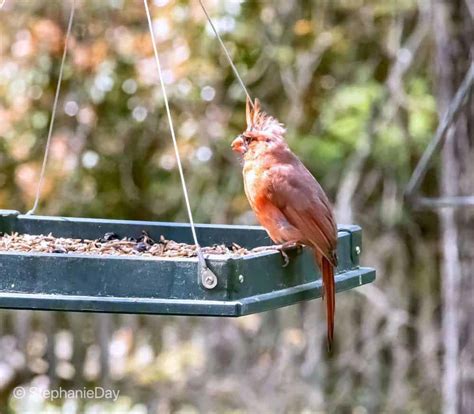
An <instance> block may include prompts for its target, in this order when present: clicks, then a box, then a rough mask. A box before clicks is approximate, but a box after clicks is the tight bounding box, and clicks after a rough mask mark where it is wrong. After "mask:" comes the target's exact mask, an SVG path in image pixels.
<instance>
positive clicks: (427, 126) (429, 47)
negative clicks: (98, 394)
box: [0, 0, 474, 414]
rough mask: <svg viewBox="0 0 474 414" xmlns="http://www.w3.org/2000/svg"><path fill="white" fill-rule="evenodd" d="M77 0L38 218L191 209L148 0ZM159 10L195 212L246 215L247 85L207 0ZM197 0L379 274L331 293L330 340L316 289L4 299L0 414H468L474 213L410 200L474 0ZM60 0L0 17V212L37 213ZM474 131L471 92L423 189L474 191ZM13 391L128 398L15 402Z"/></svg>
mask: <svg viewBox="0 0 474 414" xmlns="http://www.w3.org/2000/svg"><path fill="white" fill-rule="evenodd" d="M77 3H78V4H77V11H76V15H75V20H74V25H73V31H72V38H71V43H70V47H69V52H68V56H67V60H66V66H65V73H64V79H63V84H62V90H61V96H60V100H59V110H58V114H57V119H56V124H55V128H54V133H53V141H52V147H51V158H50V162H49V166H48V169H47V178H46V181H45V186H44V194H43V198H42V201H41V204H40V210H39V212H40V213H41V214H47V215H64V216H79V217H104V218H119V219H140V220H141V219H144V220H160V221H187V217H186V212H185V207H184V203H183V196H182V193H181V191H180V183H179V176H178V173H177V170H176V161H175V158H174V153H173V149H172V145H171V139H170V134H169V130H168V124H167V120H166V116H165V110H164V104H163V99H162V94H161V90H160V87H159V84H158V78H157V74H156V68H155V63H154V61H153V56H152V45H151V42H150V37H149V33H148V32H147V25H146V17H145V13H144V8H143V3H142V2H141V1H138V0H137V1H135V0H107V1H105V0H104V1H100V2H99V1H93V0H78V2H77ZM149 3H150V7H151V11H152V14H153V24H154V30H155V33H156V36H157V39H158V50H159V52H160V54H161V57H162V65H163V68H164V78H165V81H166V84H167V90H168V93H169V96H170V101H171V110H172V114H173V117H174V120H175V125H176V129H177V135H178V140H179V147H180V152H181V154H182V159H183V164H184V168H185V174H186V177H187V181H188V186H189V189H190V198H191V202H192V208H193V212H194V215H195V219H196V221H198V222H204V223H236V224H237V223H238V224H254V223H255V217H254V215H253V213H251V212H250V210H249V206H248V203H247V200H246V198H245V195H244V192H243V187H242V178H241V170H240V169H241V167H240V165H239V163H238V161H237V160H236V159H235V157H234V155H233V154H232V152H231V150H230V147H229V145H230V143H231V140H232V138H233V137H234V136H236V135H237V134H238V133H239V132H241V131H242V129H243V127H244V120H245V114H244V110H245V105H244V94H243V93H242V90H241V89H240V87H239V85H238V83H237V82H236V80H235V77H234V75H233V73H232V71H231V69H230V68H229V65H228V63H227V61H226V60H225V57H224V55H223V53H222V50H221V49H220V48H219V45H218V43H217V41H216V39H215V37H214V35H213V33H212V31H211V30H210V27H209V25H208V24H206V20H205V16H204V15H203V13H202V11H201V9H200V8H199V3H198V2H197V1H194V0H192V1H191V0H190V1H180V0H150V1H149ZM206 4H207V5H208V7H209V10H210V12H211V15H212V16H213V18H214V19H215V22H216V26H217V28H218V30H219V31H220V33H221V34H222V35H223V38H224V41H225V43H226V45H227V46H228V47H229V48H230V51H231V54H232V56H233V57H234V60H235V62H236V65H237V67H238V69H239V71H240V73H241V75H242V77H243V78H244V81H245V82H246V84H247V86H248V88H249V90H250V92H251V94H252V95H253V96H257V97H259V98H260V99H261V101H262V103H263V106H264V108H265V109H266V110H267V111H268V112H269V113H271V114H273V115H274V116H276V117H278V118H279V119H280V120H281V121H282V122H284V123H285V124H286V125H287V128H288V142H289V144H290V146H291V147H292V149H293V150H294V152H296V153H297V154H298V155H299V156H300V157H301V159H302V160H303V161H304V163H305V164H306V165H307V167H308V168H309V169H310V170H311V171H312V172H313V173H314V175H315V176H316V177H317V178H318V180H319V181H320V182H321V183H322V185H323V187H324V188H325V189H326V191H327V192H328V194H329V195H330V198H331V199H332V200H333V202H334V206H335V209H336V212H337V218H338V222H340V223H357V224H359V225H361V226H362V227H363V232H364V247H363V253H362V262H363V263H364V264H365V265H370V266H373V267H375V268H376V269H377V281H376V282H375V283H374V284H372V285H369V286H365V287H362V288H359V289H356V290H353V291H349V292H345V293H342V294H339V295H338V296H337V326H336V345H335V350H334V353H333V355H328V354H327V353H326V343H325V338H326V335H325V316H324V308H323V306H322V302H321V301H312V302H308V303H302V304H299V305H297V306H293V307H289V308H285V309H280V310H277V311H273V312H268V313H265V314H259V315H253V316H248V317H244V318H240V319H219V318H187V317H149V316H134V315H90V314H72V313H39V312H36V313H33V312H23V311H21V312H20V311H5V310H3V311H1V312H0V412H2V413H3V412H13V413H23V412H35V413H36V412H45V411H46V410H49V411H48V412H58V413H59V412H65V413H66V412H67V413H75V412H86V413H99V412H100V413H102V412H133V413H160V414H161V413H171V412H173V413H175V412H181V413H198V412H199V413H220V412H223V413H241V412H242V413H244V412H249V413H250V412H252V413H325V412H327V413H354V414H356V413H357V414H364V413H382V412H383V413H438V412H446V413H455V412H465V413H468V412H470V413H472V412H474V382H473V374H472V373H473V372H474V362H473V356H472V350H473V349H474V343H473V332H474V327H473V321H474V311H473V306H474V305H473V303H472V302H473V300H472V297H473V296H471V295H472V294H473V293H474V288H473V283H474V282H473V280H474V277H473V276H474V275H473V273H474V272H473V269H474V259H473V252H474V241H473V240H474V239H473V237H474V236H473V235H474V219H473V215H472V208H471V209H469V208H463V209H451V208H450V209H444V210H440V211H435V210H429V209H425V210H422V211H419V210H415V209H413V208H411V206H410V205H409V204H407V203H405V202H404V197H403V194H404V189H405V186H406V184H407V182H408V179H409V177H410V175H411V172H412V171H413V169H414V167H415V165H416V163H417V161H418V160H419V158H420V156H421V154H422V153H423V151H424V149H425V148H426V146H427V145H428V143H429V141H430V140H431V137H432V136H433V134H434V131H435V129H436V127H437V125H438V119H439V114H442V113H444V111H445V110H446V108H447V106H448V105H449V102H450V101H451V99H452V96H453V95H454V93H455V91H456V88H457V86H458V85H459V83H460V81H461V80H462V78H463V76H464V73H465V72H466V70H467V68H468V66H469V62H470V59H471V58H472V49H473V39H474V30H473V13H474V4H473V2H472V1H471V0H432V1H431V0H418V1H415V0H403V1H377V0H337V1H330V0H318V1H317V0H293V1H287V0H260V1H257V0H247V1H239V0H207V1H206ZM69 7H70V3H69V2H68V1H57V0H51V1H41V0H6V2H5V4H4V5H3V8H2V9H1V10H0V208H7V209H16V210H19V211H22V212H25V211H27V210H28V209H29V208H31V206H32V203H33V198H34V193H35V189H36V187H35V186H36V182H37V178H38V175H39V170H40V166H41V160H42V154H43V151H44V145H45V140H46V135H47V128H48V122H49V117H50V113H51V107H52V102H53V98H54V90H55V84H56V81H57V78H58V72H59V64H60V59H61V54H62V49H63V46H64V34H65V28H66V25H67V17H68V13H69ZM473 124H474V100H473V98H472V93H471V96H470V97H469V100H468V103H467V105H466V106H465V108H464V109H463V113H462V115H461V117H460V119H459V120H458V123H457V126H456V128H455V129H452V130H451V131H450V135H449V138H448V143H447V145H446V146H445V148H444V149H443V154H442V155H441V156H440V155H437V156H436V157H435V161H434V162H433V164H432V167H431V169H430V170H429V172H428V176H427V178H426V180H425V181H424V184H423V186H422V190H423V192H424V193H425V194H427V195H431V196H436V195H439V194H448V195H449V194H450V192H453V193H456V195H462V194H465V195H469V194H471V195H472V194H474V191H472V190H474V189H473V181H474V171H473V167H472V165H474V155H473V154H474V152H473V147H474V128H473ZM461 144H462V145H461ZM446 176H449V177H450V178H449V177H448V178H446ZM450 180H451V181H450ZM453 183H454V184H456V183H457V184H459V186H457V184H456V185H454V184H453ZM469 192H470V193H469ZM449 230H453V231H454V230H456V233H455V238H454V239H453V238H452V237H451V236H452V231H449ZM447 235H448V236H450V237H451V238H450V239H449V240H448V239H447ZM449 243H451V244H449ZM452 243H454V245H453V244H452ZM453 251H454V254H453V253H452V252H453ZM449 252H451V253H449ZM454 262H455V263H454ZM453 263H454V264H453ZM453 266H458V267H453ZM453 269H457V271H454V272H453ZM446 315H449V318H454V319H449V318H448V317H447V316H446ZM453 321H454V322H453ZM450 327H451V328H452V329H454V327H455V328H456V329H454V331H453V330H452V329H451V330H450V329H449V328H450ZM443 332H444V334H443ZM453 332H454V336H453ZM446 350H449V352H446ZM453 352H454V353H453ZM19 385H22V386H29V385H34V386H38V387H46V388H47V387H50V388H55V387H58V386H62V387H64V388H67V389H79V388H82V387H89V388H91V387H94V386H98V385H101V386H106V387H111V388H114V389H119V390H120V391H121V396H120V398H119V400H118V401H117V402H115V403H111V402H107V401H87V400H61V401H54V402H50V401H43V400H40V399H35V398H24V399H22V400H19V399H15V398H14V397H13V395H12V390H13V389H14V388H15V387H17V386H19ZM471 408H472V410H471Z"/></svg>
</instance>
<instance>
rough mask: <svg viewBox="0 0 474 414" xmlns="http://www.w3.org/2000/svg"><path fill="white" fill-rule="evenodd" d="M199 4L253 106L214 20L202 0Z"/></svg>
mask: <svg viewBox="0 0 474 414" xmlns="http://www.w3.org/2000/svg"><path fill="white" fill-rule="evenodd" d="M199 4H200V5H201V9H202V11H203V12H204V14H205V15H206V18H207V21H208V22H209V25H210V26H211V28H212V31H213V32H214V34H215V35H216V37H217V40H218V41H219V43H220V45H221V47H222V49H223V50H224V53H225V55H226V57H227V60H228V61H229V64H230V67H231V68H232V70H233V71H234V74H235V77H236V78H237V80H238V81H239V83H240V86H242V89H243V90H244V92H245V95H247V98H248V99H249V101H250V105H251V106H252V108H253V101H252V98H251V97H250V94H249V92H248V90H247V88H246V86H245V83H244V81H243V80H242V78H241V77H240V74H239V71H238V70H237V67H236V66H235V63H234V61H233V60H232V57H231V56H230V53H229V50H228V49H227V47H226V46H225V44H224V42H223V40H222V38H221V35H220V34H219V32H218V31H217V29H216V26H215V25H214V22H213V21H212V19H211V16H210V15H209V13H208V12H207V9H206V6H204V3H203V2H202V0H199Z"/></svg>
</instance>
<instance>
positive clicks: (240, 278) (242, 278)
mask: <svg viewBox="0 0 474 414" xmlns="http://www.w3.org/2000/svg"><path fill="white" fill-rule="evenodd" d="M244 280H245V278H244V275H239V282H240V283H244Z"/></svg>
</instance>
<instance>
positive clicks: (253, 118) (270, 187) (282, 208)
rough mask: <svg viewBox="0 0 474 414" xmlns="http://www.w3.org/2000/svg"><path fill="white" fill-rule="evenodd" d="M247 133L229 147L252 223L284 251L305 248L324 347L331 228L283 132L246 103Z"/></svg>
mask: <svg viewBox="0 0 474 414" xmlns="http://www.w3.org/2000/svg"><path fill="white" fill-rule="evenodd" d="M246 120H247V129H246V130H245V131H244V132H243V133H242V134H240V135H239V136H238V137H237V138H235V139H234V141H233V142H232V150H233V151H234V152H236V153H238V154H239V155H240V156H241V157H242V158H243V178H244V188H245V194H246V195H247V198H248V201H249V203H250V206H251V207H252V209H253V211H254V212H255V214H256V216H257V219H258V221H259V222H260V224H261V225H262V226H263V227H264V228H265V229H266V231H267V233H268V235H269V236H270V238H271V239H272V240H273V242H274V243H275V244H277V245H279V248H280V249H282V251H284V250H285V249H288V248H294V247H295V246H301V245H304V246H308V247H309V248H311V249H312V251H313V253H314V258H315V261H316V264H317V265H318V266H319V269H320V270H321V274H322V279H323V298H324V300H325V301H326V319H327V338H328V346H329V348H331V344H332V342H333V338H334V314H335V307H336V302H335V300H336V298H335V293H336V292H335V286H334V268H335V267H336V266H337V256H336V245H337V227H336V221H335V219H334V214H333V211H332V206H331V203H330V202H329V199H328V197H327V196H326V194H325V192H324V190H323V189H322V188H321V186H320V185H319V183H318V182H317V181H316V179H315V178H314V177H313V175H312V174H311V173H310V172H309V171H308V169H307V168H306V167H305V166H304V165H303V163H302V162H301V161H300V159H299V158H298V157H297V156H296V155H295V154H293V152H292V151H291V150H290V148H289V147H288V144H287V143H286V141H285V133H286V129H285V127H284V125H283V124H281V123H280V122H279V121H278V120H277V119H275V118H274V117H272V116H269V115H267V114H266V113H265V112H263V111H262V110H261V109H260V102H259V100H258V99H255V101H253V102H252V101H250V99H248V98H247V108H246Z"/></svg>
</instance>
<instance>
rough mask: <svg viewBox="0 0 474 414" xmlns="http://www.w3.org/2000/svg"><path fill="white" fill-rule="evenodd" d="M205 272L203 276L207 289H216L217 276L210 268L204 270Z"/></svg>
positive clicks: (203, 282)
mask: <svg viewBox="0 0 474 414" xmlns="http://www.w3.org/2000/svg"><path fill="white" fill-rule="evenodd" d="M203 272H204V274H202V276H201V280H202V284H203V286H204V287H205V288H206V289H214V288H215V287H216V286H217V277H216V275H215V274H214V273H212V272H211V271H210V270H209V269H207V268H206V269H204V270H203Z"/></svg>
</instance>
